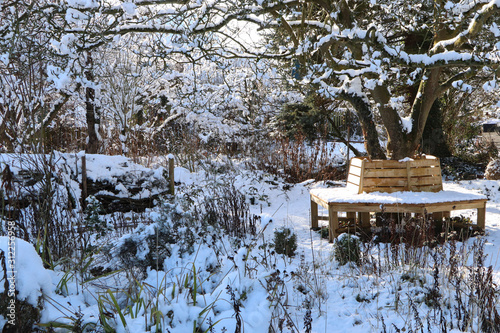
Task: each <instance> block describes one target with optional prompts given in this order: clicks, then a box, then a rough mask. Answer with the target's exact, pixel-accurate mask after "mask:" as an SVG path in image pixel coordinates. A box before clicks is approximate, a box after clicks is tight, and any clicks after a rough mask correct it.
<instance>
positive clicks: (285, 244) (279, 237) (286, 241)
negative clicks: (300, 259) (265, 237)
mask: <svg viewBox="0 0 500 333" xmlns="http://www.w3.org/2000/svg"><path fill="white" fill-rule="evenodd" d="M273 246H274V251H276V253H278V254H284V255H286V256H288V257H293V256H295V251H296V250H297V235H295V234H294V233H293V232H292V230H290V228H280V229H278V230H275V231H274V242H273Z"/></svg>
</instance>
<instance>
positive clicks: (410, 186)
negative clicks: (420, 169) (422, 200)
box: [406, 161, 413, 191]
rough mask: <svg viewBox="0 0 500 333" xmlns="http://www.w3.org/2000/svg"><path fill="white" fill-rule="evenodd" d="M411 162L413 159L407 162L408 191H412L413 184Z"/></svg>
mask: <svg viewBox="0 0 500 333" xmlns="http://www.w3.org/2000/svg"><path fill="white" fill-rule="evenodd" d="M410 162H411V161H408V162H406V179H407V182H406V190H407V191H411V189H412V185H413V182H412V179H411V164H410Z"/></svg>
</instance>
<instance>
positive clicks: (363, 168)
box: [358, 160, 366, 194]
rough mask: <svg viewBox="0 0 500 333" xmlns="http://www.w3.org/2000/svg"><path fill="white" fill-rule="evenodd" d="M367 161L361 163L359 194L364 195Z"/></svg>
mask: <svg viewBox="0 0 500 333" xmlns="http://www.w3.org/2000/svg"><path fill="white" fill-rule="evenodd" d="M365 173H366V160H362V161H361V180H360V182H359V188H358V194H359V193H363V191H364V187H365V178H366V174H365Z"/></svg>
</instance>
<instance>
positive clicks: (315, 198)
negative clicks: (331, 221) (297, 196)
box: [311, 194, 328, 208]
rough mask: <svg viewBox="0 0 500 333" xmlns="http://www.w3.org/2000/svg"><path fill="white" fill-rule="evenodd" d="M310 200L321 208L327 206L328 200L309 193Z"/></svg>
mask: <svg viewBox="0 0 500 333" xmlns="http://www.w3.org/2000/svg"><path fill="white" fill-rule="evenodd" d="M311 201H314V202H315V203H317V204H318V205H320V206H321V207H323V208H328V202H327V201H326V200H323V199H321V198H320V197H318V196H315V195H313V194H311Z"/></svg>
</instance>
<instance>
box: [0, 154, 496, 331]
mask: <svg viewBox="0 0 500 333" xmlns="http://www.w3.org/2000/svg"><path fill="white" fill-rule="evenodd" d="M116 160H117V161H119V162H120V163H122V164H123V162H124V161H123V160H121V159H116ZM107 163H110V160H108V161H107ZM116 167H117V169H118V168H119V165H117V166H116ZM233 167H234V165H233ZM176 181H177V182H178V183H180V184H181V185H179V186H178V191H179V193H182V192H183V191H184V192H185V193H190V194H193V193H199V192H202V193H203V194H201V195H200V194H197V196H198V198H202V197H203V196H208V195H210V194H209V193H210V191H209V190H208V188H209V187H213V186H220V187H224V188H228V187H229V186H232V185H234V187H235V188H236V189H238V190H239V191H240V192H241V193H243V194H245V197H246V199H247V201H248V202H252V204H251V205H250V211H251V213H252V214H255V215H257V216H259V217H260V222H259V225H258V230H257V236H255V237H247V238H245V239H244V240H242V241H241V242H240V243H239V244H238V243H235V242H234V241H231V239H230V238H229V237H226V236H224V235H217V237H215V238H212V239H213V242H212V243H211V242H199V243H196V246H195V250H194V252H192V253H189V252H184V253H182V252H181V250H180V247H179V246H178V244H172V245H171V251H172V252H171V256H170V257H167V258H166V259H165V261H164V263H163V269H160V270H154V269H152V268H150V269H148V271H147V272H146V275H145V277H144V278H142V279H141V280H137V281H135V282H134V281H133V280H131V279H132V277H131V276H130V275H127V274H126V273H125V272H123V271H122V272H119V273H115V274H111V275H110V276H107V277H104V278H100V279H98V280H89V281H82V277H81V276H79V275H78V273H76V272H75V270H69V271H64V270H62V268H61V267H56V268H55V269H54V270H48V269H44V268H43V266H42V263H41V260H40V258H39V257H38V256H37V255H36V252H35V251H33V250H32V249H30V247H29V246H26V245H28V244H27V243H26V242H24V241H21V240H16V251H17V252H16V262H15V264H16V266H15V270H16V271H17V273H16V274H17V276H18V278H17V284H16V286H17V287H18V290H19V292H20V293H19V297H20V298H23V299H26V300H27V301H28V302H29V303H31V304H33V305H35V304H36V300H37V297H38V296H40V295H41V294H43V295H44V297H43V298H42V299H43V310H42V312H41V313H42V317H41V322H42V323H49V322H58V323H66V324H69V325H73V324H74V323H75V322H77V321H79V322H80V323H82V325H83V324H85V323H90V325H89V326H87V328H88V329H90V328H92V327H94V325H93V323H95V324H97V327H101V328H102V326H100V325H102V324H103V322H104V321H106V323H107V324H109V325H110V326H109V327H110V329H111V330H116V331H117V332H154V331H155V329H156V326H155V325H153V326H151V324H152V323H154V321H155V318H156V316H159V317H161V318H162V321H161V323H162V326H161V327H162V331H163V332H188V331H189V332H190V331H193V332H194V331H195V330H194V327H197V326H198V327H200V328H201V330H202V331H210V325H211V324H210V323H213V324H214V327H213V331H214V332H222V331H223V328H225V329H227V332H235V331H236V329H237V327H239V326H241V327H242V328H243V330H244V332H268V331H269V325H270V323H273V327H274V328H275V329H276V331H277V332H278V331H280V329H279V328H280V327H281V329H282V331H283V332H297V331H299V332H363V333H364V332H385V331H387V332H395V331H398V329H402V328H405V329H406V330H407V331H408V330H409V329H413V330H415V331H419V327H420V326H419V325H420V324H421V325H422V326H421V327H422V328H423V329H424V331H429V332H442V331H443V328H442V326H440V325H442V324H443V323H445V325H448V326H447V331H448V332H465V331H466V332H469V331H480V330H479V328H478V327H479V326H478V325H479V324H478V323H479V319H477V318H476V316H477V313H478V312H477V311H478V308H479V307H480V306H481V305H480V304H476V303H474V302H473V301H472V300H471V297H472V296H474V295H471V294H470V293H472V291H473V289H471V290H466V288H465V289H463V294H460V297H458V298H460V299H463V304H465V306H464V307H462V308H460V304H462V303H457V299H458V298H457V295H458V294H457V291H456V289H454V287H453V285H452V283H451V282H450V281H452V280H453V281H455V280H454V277H453V276H450V275H448V274H449V272H447V271H446V266H450V262H451V261H452V260H457V258H458V262H459V265H460V272H455V273H454V274H462V275H463V279H464V280H467V279H469V277H467V276H468V275H467V274H470V272H473V270H472V269H469V268H467V267H472V266H473V265H474V264H475V263H477V258H476V257H474V256H473V252H472V251H471V248H473V247H474V243H475V242H476V244H477V242H478V240H479V239H480V238H481V237H473V238H470V239H469V240H468V241H467V242H466V243H460V242H459V243H457V244H455V245H450V244H451V243H450V244H445V245H443V246H438V247H437V248H435V249H429V248H426V247H424V248H420V249H413V250H408V249H406V252H405V253H406V254H407V255H408V256H409V259H408V260H406V261H405V260H403V259H397V258H394V253H392V254H390V253H389V250H388V247H387V246H386V245H384V244H379V245H377V244H368V245H364V246H362V253H363V256H365V258H364V261H363V264H362V265H360V266H356V265H354V264H348V265H345V266H339V264H338V263H337V262H336V260H335V259H334V257H333V251H334V246H335V244H331V243H329V242H328V240H326V239H323V238H321V237H320V235H319V233H317V232H314V231H311V230H310V202H309V191H310V190H311V189H312V188H320V187H325V186H327V185H325V184H323V183H317V182H314V181H312V180H310V181H306V182H303V183H300V184H295V185H292V184H286V183H284V182H282V181H280V180H279V179H276V178H275V177H274V176H271V175H266V174H264V173H262V172H255V171H253V172H250V171H245V170H243V168H239V167H238V166H236V167H235V168H234V170H233V171H230V172H219V173H207V172H205V171H200V172H198V173H190V172H189V171H188V170H186V169H184V168H180V167H178V168H176ZM336 185H339V186H342V185H343V184H342V183H341V182H338V183H337V184H336ZM454 188H455V190H457V191H460V189H463V190H464V191H470V190H474V191H477V192H479V193H482V194H484V195H486V196H487V197H488V199H489V201H488V204H487V215H486V234H485V236H484V237H483V238H484V239H485V243H484V254H485V255H486V261H485V262H484V266H485V267H488V266H491V267H492V279H493V282H494V283H495V284H497V285H498V284H500V262H499V260H498V255H499V251H500V246H499V245H500V181H487V180H475V181H463V182H459V183H456V184H455V185H454ZM458 213H459V214H462V215H464V216H470V217H472V219H474V218H475V217H474V216H473V214H474V211H473V210H465V211H459V212H458ZM147 214H149V217H150V220H151V221H155V220H157V219H158V218H160V216H161V212H159V211H158V210H155V209H153V210H151V211H149V212H148V213H147ZM320 222H321V221H320ZM322 222H323V223H324V224H326V221H322ZM283 227H286V228H290V229H291V230H292V231H293V233H294V234H295V235H296V237H297V250H296V255H295V256H294V257H293V258H289V257H286V256H284V255H281V254H275V253H273V252H272V248H269V247H265V244H269V243H272V242H273V237H274V231H276V230H280V228H283ZM206 230H208V231H207V233H210V230H211V229H210V228H208V229H206ZM154 233H155V229H154V224H153V225H150V226H147V225H146V226H140V227H138V229H136V231H135V232H133V233H132V234H130V235H124V236H121V238H120V237H119V236H107V238H104V240H105V243H107V244H112V245H113V246H112V248H113V247H114V248H117V247H119V246H120V245H121V244H124V243H125V242H126V239H128V238H134V237H136V238H137V239H140V237H142V236H141V235H149V234H154ZM198 237H200V239H205V238H204V237H206V235H198ZM144 239H145V238H144ZM8 244H9V242H8V239H7V238H6V237H1V238H0V247H1V249H2V250H3V251H5V253H8V251H9V249H8V246H9V245H8ZM453 246H456V248H455V247H453ZM149 251H153V250H152V249H149V248H147V245H145V247H144V248H138V249H137V253H136V256H137V257H141V256H142V257H145V256H146V255H147V254H148V252H149ZM397 251H401V253H403V251H404V249H403V247H401V248H400V249H399V250H397ZM439 251H440V252H439ZM450 252H453V253H452V254H450ZM388 253H389V254H388ZM433 253H439V254H440V255H441V256H442V258H444V259H443V260H444V262H440V263H435V262H434V261H433V260H435V259H433V258H434V257H433V256H432V254H433ZM96 258H98V256H97V255H96ZM453 258H454V259H453ZM97 261H98V259H96V262H97ZM101 263H102V259H101ZM106 264H108V265H109V267H111V266H112V265H113V260H111V261H110V262H107V263H106V262H105V263H104V266H106ZM115 264H116V262H115ZM436 267H439V271H438V273H437V274H438V275H437V276H435V275H433V274H435V268H436ZM437 280H439V288H438V289H439V290H438V294H439V297H437V299H438V300H439V302H440V306H438V307H433V306H432V304H431V303H429V299H428V295H430V292H431V291H432V290H435V289H436V288H435V281H437ZM457 283H458V282H457ZM3 288H4V284H3V282H2V283H0V291H3ZM433 288H434V289H433ZM471 288H472V287H471ZM468 292H470V293H469V294H467V293H468ZM494 292H495V293H496V294H492V295H491V296H492V297H493V299H494V304H493V306H494V307H495V308H496V309H497V310H499V311H500V307H499V304H498V293H497V292H498V290H496V291H494ZM469 296H470V297H469ZM113 297H115V298H116V304H115V303H114V300H113ZM457 304H458V305H457ZM103 306H105V310H106V311H103V308H102V307H103ZM100 307H101V311H100ZM118 308H119V309H120V310H118ZM459 308H460V309H468V310H471V312H470V317H471V318H472V320H471V321H470V322H471V324H470V326H463V327H460V323H463V322H464V321H463V320H462V321H460V320H459V319H453V318H455V317H456V316H457V315H456V311H457V309H459ZM100 315H101V317H100ZM103 316H105V317H106V316H107V317H106V318H107V319H106V320H103ZM443 318H444V319H443ZM7 319H8V318H5V319H3V320H0V327H3V324H4V323H5V321H6V320H7ZM309 324H310V325H311V326H309ZM167 328H168V330H167ZM60 330H61V331H64V329H62V328H60Z"/></svg>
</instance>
